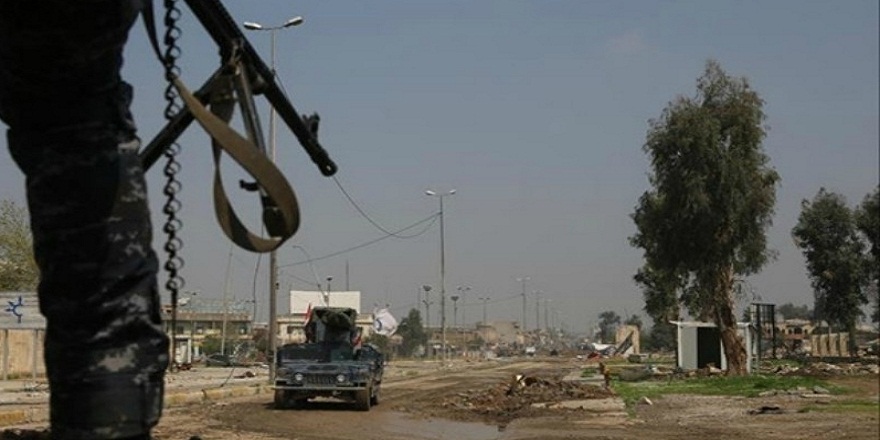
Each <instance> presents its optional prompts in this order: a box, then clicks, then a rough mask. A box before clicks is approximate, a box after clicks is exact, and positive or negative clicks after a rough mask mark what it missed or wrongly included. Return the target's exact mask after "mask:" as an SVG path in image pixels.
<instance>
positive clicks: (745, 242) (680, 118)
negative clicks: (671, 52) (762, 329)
mask: <svg viewBox="0 0 880 440" xmlns="http://www.w3.org/2000/svg"><path fill="white" fill-rule="evenodd" d="M763 104H764V102H763V100H762V99H761V97H760V96H759V95H758V93H757V92H755V91H754V90H752V89H751V87H750V86H749V83H748V81H747V80H746V79H745V78H734V77H731V76H729V75H728V74H727V73H725V72H724V70H723V69H722V68H721V66H720V65H719V64H718V63H717V62H715V61H711V60H710V61H709V62H707V63H706V69H705V71H704V73H703V75H702V76H701V77H700V78H699V79H698V80H697V93H696V95H695V96H694V97H683V96H682V97H678V98H677V99H675V100H674V101H673V102H671V103H669V105H668V106H667V107H666V108H665V109H664V110H663V112H662V114H661V115H660V117H659V118H658V119H655V120H651V121H650V128H649V130H648V135H647V140H646V143H645V146H644V150H645V152H646V153H647V154H648V155H649V156H650V158H651V172H650V174H649V179H650V183H651V185H652V187H653V188H651V189H650V190H648V191H647V192H645V193H644V194H643V195H642V197H641V198H640V199H639V203H638V205H637V206H636V210H635V212H634V213H633V214H632V218H633V220H634V221H635V224H636V226H637V229H638V232H637V233H636V235H634V236H633V237H632V238H631V243H632V244H633V245H634V246H636V247H640V248H642V249H643V250H644V253H645V259H646V265H645V268H643V270H642V271H640V276H643V277H644V276H645V275H646V274H650V277H649V278H647V279H649V280H654V281H657V280H659V281H660V283H659V284H657V285H659V286H660V287H662V288H661V289H659V290H657V292H659V293H660V294H661V295H670V290H669V289H670V288H675V289H676V290H675V291H674V295H675V297H676V298H677V300H678V301H680V302H681V304H682V305H684V306H685V307H687V308H688V310H689V311H690V313H691V314H692V315H694V316H699V317H703V318H707V319H711V320H712V321H713V322H714V323H715V324H716V325H717V326H718V328H719V331H720V334H721V340H722V343H723V345H724V352H725V355H726V357H727V366H728V373H729V374H733V375H741V374H745V372H746V350H745V345H744V343H743V340H742V338H741V337H740V336H739V334H738V331H737V325H736V313H735V310H734V308H735V306H734V304H735V289H736V286H737V283H738V281H739V280H741V279H742V277H744V276H746V275H749V274H753V273H756V272H757V271H759V270H760V269H761V267H763V266H764V264H766V262H767V261H768V259H769V258H771V255H772V252H771V251H769V250H768V249H767V241H766V234H765V232H766V229H767V228H768V227H769V226H770V225H771V220H772V216H773V206H774V204H775V202H776V185H777V183H778V181H779V175H778V174H777V173H776V171H775V170H773V169H772V168H771V167H770V166H769V158H768V156H767V155H766V154H765V153H764V149H763V140H764V137H765V135H766V131H765V130H766V129H765V126H764V120H765V114H764V110H763ZM670 286H672V287H670ZM658 302H659V303H660V304H664V303H668V298H661V299H659V301H658Z"/></svg>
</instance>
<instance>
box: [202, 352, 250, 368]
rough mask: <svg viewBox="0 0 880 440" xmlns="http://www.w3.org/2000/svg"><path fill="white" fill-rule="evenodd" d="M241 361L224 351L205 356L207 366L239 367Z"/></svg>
mask: <svg viewBox="0 0 880 440" xmlns="http://www.w3.org/2000/svg"><path fill="white" fill-rule="evenodd" d="M241 365H242V364H241V362H239V361H238V359H236V358H235V357H234V356H231V355H228V354H222V353H214V354H212V355H208V356H207V357H206V358H205V366H206V367H238V366H241Z"/></svg>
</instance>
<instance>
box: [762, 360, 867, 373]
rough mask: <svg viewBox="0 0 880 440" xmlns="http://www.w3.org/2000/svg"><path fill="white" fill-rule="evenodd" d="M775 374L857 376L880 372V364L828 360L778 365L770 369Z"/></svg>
mask: <svg viewBox="0 0 880 440" xmlns="http://www.w3.org/2000/svg"><path fill="white" fill-rule="evenodd" d="M769 371H770V372H771V373H773V374H777V375H781V376H789V375H803V376H821V375H825V376H855V375H868V374H873V375H878V374H880V365H878V364H876V363H869V364H863V363H850V364H830V363H826V362H816V363H812V364H808V365H805V366H797V365H778V366H775V367H772V368H771V369H769Z"/></svg>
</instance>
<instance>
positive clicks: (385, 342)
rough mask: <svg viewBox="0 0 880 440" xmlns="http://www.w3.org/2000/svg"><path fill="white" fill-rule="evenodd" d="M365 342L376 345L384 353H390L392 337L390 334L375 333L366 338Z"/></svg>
mask: <svg viewBox="0 0 880 440" xmlns="http://www.w3.org/2000/svg"><path fill="white" fill-rule="evenodd" d="M364 342H366V343H368V344H373V345H375V346H376V347H377V348H379V351H381V352H382V353H385V354H389V353H390V351H389V348H390V347H391V338H389V337H388V336H385V335H380V334H378V333H373V334H371V335H370V336H368V337H367V338H366V339H364Z"/></svg>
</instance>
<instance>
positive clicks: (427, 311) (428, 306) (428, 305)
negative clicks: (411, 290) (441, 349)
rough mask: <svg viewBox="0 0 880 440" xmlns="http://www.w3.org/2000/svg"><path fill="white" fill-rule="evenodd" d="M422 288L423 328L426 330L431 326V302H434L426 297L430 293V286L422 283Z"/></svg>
mask: <svg viewBox="0 0 880 440" xmlns="http://www.w3.org/2000/svg"><path fill="white" fill-rule="evenodd" d="M422 289H424V291H425V299H423V300H422V302H423V303H424V304H425V329H426V330H427V329H428V328H429V327H431V304H433V303H434V302H433V301H431V300H429V299H428V294H429V293H431V286H429V285H427V284H426V285H424V286H422Z"/></svg>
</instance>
